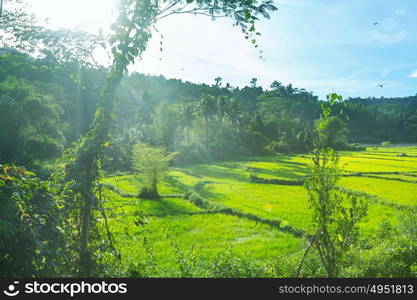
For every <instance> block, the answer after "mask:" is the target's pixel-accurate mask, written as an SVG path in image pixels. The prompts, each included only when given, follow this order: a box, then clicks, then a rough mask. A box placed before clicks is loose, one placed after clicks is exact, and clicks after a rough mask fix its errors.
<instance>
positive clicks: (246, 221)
mask: <svg viewBox="0 0 417 300" xmlns="http://www.w3.org/2000/svg"><path fill="white" fill-rule="evenodd" d="M340 154H341V166H343V169H344V175H346V176H345V177H342V178H341V180H340V181H339V183H338V184H339V186H340V187H343V188H345V189H348V190H350V191H357V192H362V193H365V194H364V195H365V196H366V200H367V201H368V202H369V209H368V214H367V216H366V217H365V218H364V219H363V220H362V222H361V224H360V227H361V235H362V236H363V237H369V238H371V237H372V236H373V234H374V232H375V230H376V228H377V227H378V226H379V224H380V222H381V221H382V220H389V222H390V223H391V224H392V225H395V224H396V223H397V222H398V219H397V218H398V216H399V214H400V210H401V209H402V208H404V207H417V147H412V146H408V147H390V148H382V147H381V148H378V149H373V148H368V149H367V150H366V151H362V152H342V153H340ZM308 174H309V157H308V156H307V155H294V156H282V155H277V156H268V157H255V158H249V159H247V160H240V161H228V162H221V163H215V164H204V165H193V166H187V167H181V168H180V167H175V168H171V169H170V170H169V172H168V174H167V177H166V179H165V180H164V182H163V183H161V185H160V187H159V192H160V194H161V195H162V196H164V197H162V198H161V199H158V200H147V199H140V198H137V197H136V195H137V194H138V190H139V188H140V183H138V182H137V180H136V178H135V176H134V175H131V174H123V175H117V176H108V177H105V178H104V179H103V183H105V184H109V185H112V186H113V187H116V188H117V189H118V190H120V191H122V192H123V193H124V194H125V195H124V196H120V195H119V194H117V193H116V192H113V191H111V190H109V189H105V193H104V194H105V201H106V202H105V203H106V209H107V210H108V218H109V226H110V227H111V229H112V231H113V234H114V236H115V240H116V243H117V244H118V247H119V249H120V250H121V253H122V256H123V257H125V259H126V260H129V261H141V260H143V259H144V257H146V255H149V251H148V254H147V252H146V250H145V249H146V245H144V239H145V240H146V242H145V243H149V244H150V245H152V253H153V255H154V257H153V259H154V260H155V261H157V262H158V265H159V268H160V270H161V269H164V268H169V267H170V266H172V265H175V264H178V261H176V257H178V255H175V254H174V252H176V251H177V252H178V251H182V252H183V253H185V255H188V254H187V253H191V252H190V251H197V252H198V254H199V256H200V257H203V258H210V257H214V256H216V255H219V254H221V253H222V252H223V251H225V249H228V248H232V249H233V253H234V254H235V255H237V256H241V257H251V258H253V259H254V260H257V261H261V262H262V261H270V260H271V259H273V258H276V257H281V256H285V255H292V254H296V253H299V252H300V251H303V249H304V247H305V238H303V237H299V236H296V235H294V234H293V233H291V232H288V231H286V230H283V229H285V228H286V227H288V226H289V227H291V228H294V229H299V230H302V231H303V232H306V233H309V232H311V226H310V224H311V211H310V209H309V205H308V197H307V193H306V191H305V189H304V187H303V186H302V185H285V184H265V183H254V182H252V181H251V180H250V176H251V175H256V176H258V177H261V178H266V179H280V180H289V181H295V180H299V181H302V180H303V179H304V178H305V176H307V175H308ZM196 186H199V187H198V189H197V188H196ZM191 190H194V191H198V194H199V196H201V198H203V199H204V200H205V201H208V202H209V203H210V205H211V208H210V209H207V208H205V207H203V206H202V205H196V204H194V203H193V202H192V201H189V200H188V198H187V197H184V195H185V194H187V192H189V191H191ZM126 195H128V196H129V197H127V196H126ZM225 208H226V209H227V208H230V209H233V210H234V211H237V212H241V213H243V215H242V216H237V215H233V214H230V213H228V211H227V210H226V211H225V210H224V209H225ZM244 214H250V215H253V216H256V217H259V218H263V219H267V220H271V221H274V220H276V221H280V223H279V224H280V225H279V226H271V225H268V224H264V223H260V222H257V221H256V220H253V219H250V218H247V217H245V216H244ZM178 249H180V250H178ZM193 249H194V250H193ZM161 276H163V275H161Z"/></svg>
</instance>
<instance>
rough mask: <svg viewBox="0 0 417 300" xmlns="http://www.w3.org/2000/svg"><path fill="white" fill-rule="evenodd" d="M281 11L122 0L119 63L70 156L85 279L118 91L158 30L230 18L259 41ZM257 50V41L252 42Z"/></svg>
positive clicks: (213, 1)
mask: <svg viewBox="0 0 417 300" xmlns="http://www.w3.org/2000/svg"><path fill="white" fill-rule="evenodd" d="M274 10H276V8H275V6H274V5H273V4H272V1H271V0H263V1H257V0H244V1H243V0H237V1H231V0H220V1H219V0H163V1H157V0H119V2H118V12H119V14H118V17H117V20H116V22H115V23H114V24H113V25H112V27H111V29H112V31H113V34H112V35H111V37H110V38H109V41H108V42H109V46H110V49H111V54H112V57H113V61H112V64H111V66H110V68H109V71H108V75H107V78H106V81H105V84H104V88H103V90H102V94H101V101H100V103H99V105H98V106H97V110H96V113H95V117H94V120H93V122H92V124H91V126H90V129H89V131H88V132H87V133H86V134H85V135H84V136H83V137H82V138H81V140H80V141H79V142H78V143H77V144H76V145H75V146H74V147H72V148H71V149H69V150H68V151H67V155H66V162H65V164H64V177H63V179H64V180H65V181H66V182H70V183H71V185H72V190H73V192H74V201H75V202H77V203H79V206H78V207H79V209H80V213H79V218H80V221H79V223H80V231H79V238H78V243H79V245H78V247H79V248H78V249H79V250H78V251H79V273H80V275H83V276H88V275H89V274H91V269H92V267H93V263H92V262H93V261H94V259H93V252H94V247H93V244H94V241H92V240H91V234H92V232H94V231H96V221H95V217H94V215H95V212H96V211H97V210H98V208H99V201H98V200H97V197H96V194H95V191H96V187H97V186H98V181H99V168H100V160H101V157H102V151H103V149H104V147H106V145H108V142H109V132H110V128H111V126H112V123H113V120H114V111H115V105H116V102H115V100H114V95H115V92H116V89H117V87H118V85H119V83H120V81H121V80H122V78H123V75H124V74H125V73H126V71H127V67H128V66H129V65H130V64H132V63H133V62H134V61H135V59H137V58H140V57H141V55H142V54H143V52H144V51H145V50H146V47H147V43H148V41H149V40H150V38H151V37H152V28H153V26H155V24H156V23H157V22H158V21H160V20H162V19H164V18H166V17H168V16H171V15H178V14H194V15H205V16H211V17H212V18H218V17H229V18H232V19H233V20H234V21H235V22H234V25H235V26H240V28H241V29H242V32H244V33H245V34H246V36H248V38H250V37H252V36H253V35H254V34H255V35H256V30H255V22H256V21H257V20H258V16H262V17H266V18H269V12H270V11H274ZM251 42H252V43H253V44H256V40H255V39H251Z"/></svg>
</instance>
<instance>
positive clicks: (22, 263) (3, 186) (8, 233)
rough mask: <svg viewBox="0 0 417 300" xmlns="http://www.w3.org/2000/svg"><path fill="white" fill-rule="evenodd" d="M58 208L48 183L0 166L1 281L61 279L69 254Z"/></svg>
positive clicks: (56, 196) (13, 167) (13, 168)
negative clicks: (3, 278)
mask: <svg viewBox="0 0 417 300" xmlns="http://www.w3.org/2000/svg"><path fill="white" fill-rule="evenodd" d="M61 205H62V204H61V203H60V202H59V198H58V195H57V192H56V190H55V189H54V188H53V187H52V185H51V184H49V183H48V182H46V181H41V180H39V179H38V178H36V177H35V176H34V174H33V173H31V172H28V171H26V170H25V169H23V168H17V167H15V166H8V165H3V166H1V165H0V277H32V276H56V275H58V274H59V275H60V276H62V275H63V274H62V273H60V270H59V268H60V266H62V265H63V263H65V260H66V257H67V254H68V253H67V252H66V250H65V245H66V243H65V241H66V240H65V234H64V232H63V230H62V229H61V228H62V227H63V226H62V224H61V222H62V221H63V218H62V210H63V206H61ZM61 226H62V227H61ZM61 271H62V270H61Z"/></svg>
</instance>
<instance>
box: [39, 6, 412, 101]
mask: <svg viewBox="0 0 417 300" xmlns="http://www.w3.org/2000/svg"><path fill="white" fill-rule="evenodd" d="M58 2H59V5H58ZM77 2H79V5H83V9H82V10H81V11H80V10H79V7H80V6H78V5H77ZM31 3H32V5H33V7H34V10H35V12H36V13H37V14H38V15H39V16H40V17H51V19H50V24H52V26H61V27H64V26H65V27H68V26H77V25H80V26H82V28H87V26H86V25H87V24H88V25H90V29H91V30H94V29H97V27H99V26H101V27H103V26H106V24H107V23H109V21H110V20H111V17H110V11H111V7H112V4H113V0H88V1H82V0H72V1H67V0H60V1H56V0H33V1H31ZM65 3H67V4H65ZM86 3H88V4H86ZM97 4H98V6H97ZM275 4H276V6H277V7H278V11H277V12H275V13H273V15H272V18H271V20H266V21H261V22H260V23H259V24H258V30H259V31H260V32H261V33H262V36H261V38H260V39H259V42H260V49H261V50H262V51H263V52H264V58H265V59H264V60H261V59H259V50H257V49H255V48H253V46H251V45H250V43H249V42H248V41H247V40H245V39H244V36H243V35H242V34H241V33H240V31H239V30H238V29H237V28H234V27H232V26H231V25H232V22H231V21H230V20H217V21H215V22H212V21H211V20H210V19H209V18H206V17H195V16H184V15H182V16H175V17H172V18H167V19H166V20H164V21H162V22H161V23H160V24H159V25H158V28H159V30H160V32H161V33H162V34H163V35H164V40H163V43H164V44H163V49H164V50H163V52H162V53H161V52H160V51H159V42H160V38H159V37H158V36H157V35H155V37H154V38H153V39H152V41H151V42H150V44H149V47H148V50H147V51H146V53H145V54H144V56H143V59H142V60H141V61H140V62H138V63H136V64H135V65H134V66H132V68H131V70H132V71H139V72H142V73H147V74H154V75H159V74H162V75H164V76H166V77H168V78H182V79H184V80H189V81H192V82H206V83H209V84H212V83H213V82H214V78H215V77H217V76H220V77H222V78H223V82H224V83H226V82H230V83H231V84H232V85H234V86H236V85H239V86H243V85H246V84H249V81H250V80H251V78H253V77H256V78H258V83H259V84H260V85H262V86H264V87H266V88H267V87H269V85H270V83H271V82H272V81H273V80H278V81H280V82H282V83H284V84H289V83H292V84H293V86H295V87H299V88H305V89H307V90H308V91H312V92H313V93H314V94H316V95H319V96H320V97H321V98H324V96H325V95H326V94H327V93H330V92H337V93H340V94H342V95H343V96H344V97H354V96H363V97H367V96H375V97H380V96H407V95H415V94H417V1H415V0H344V1H341V0H279V1H275ZM65 5H67V6H65ZM92 15H93V17H92ZM376 22H377V23H378V24H376V25H374V23H376ZM98 55H99V54H98ZM160 58H161V59H160ZM380 84H382V85H383V88H381V87H379V85H380Z"/></svg>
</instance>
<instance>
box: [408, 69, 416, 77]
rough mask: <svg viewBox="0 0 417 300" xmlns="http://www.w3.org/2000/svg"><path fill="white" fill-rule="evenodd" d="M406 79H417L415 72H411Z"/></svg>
mask: <svg viewBox="0 0 417 300" xmlns="http://www.w3.org/2000/svg"><path fill="white" fill-rule="evenodd" d="M408 77H411V78H417V70H414V71H413V72H411V74H410V75H408Z"/></svg>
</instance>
